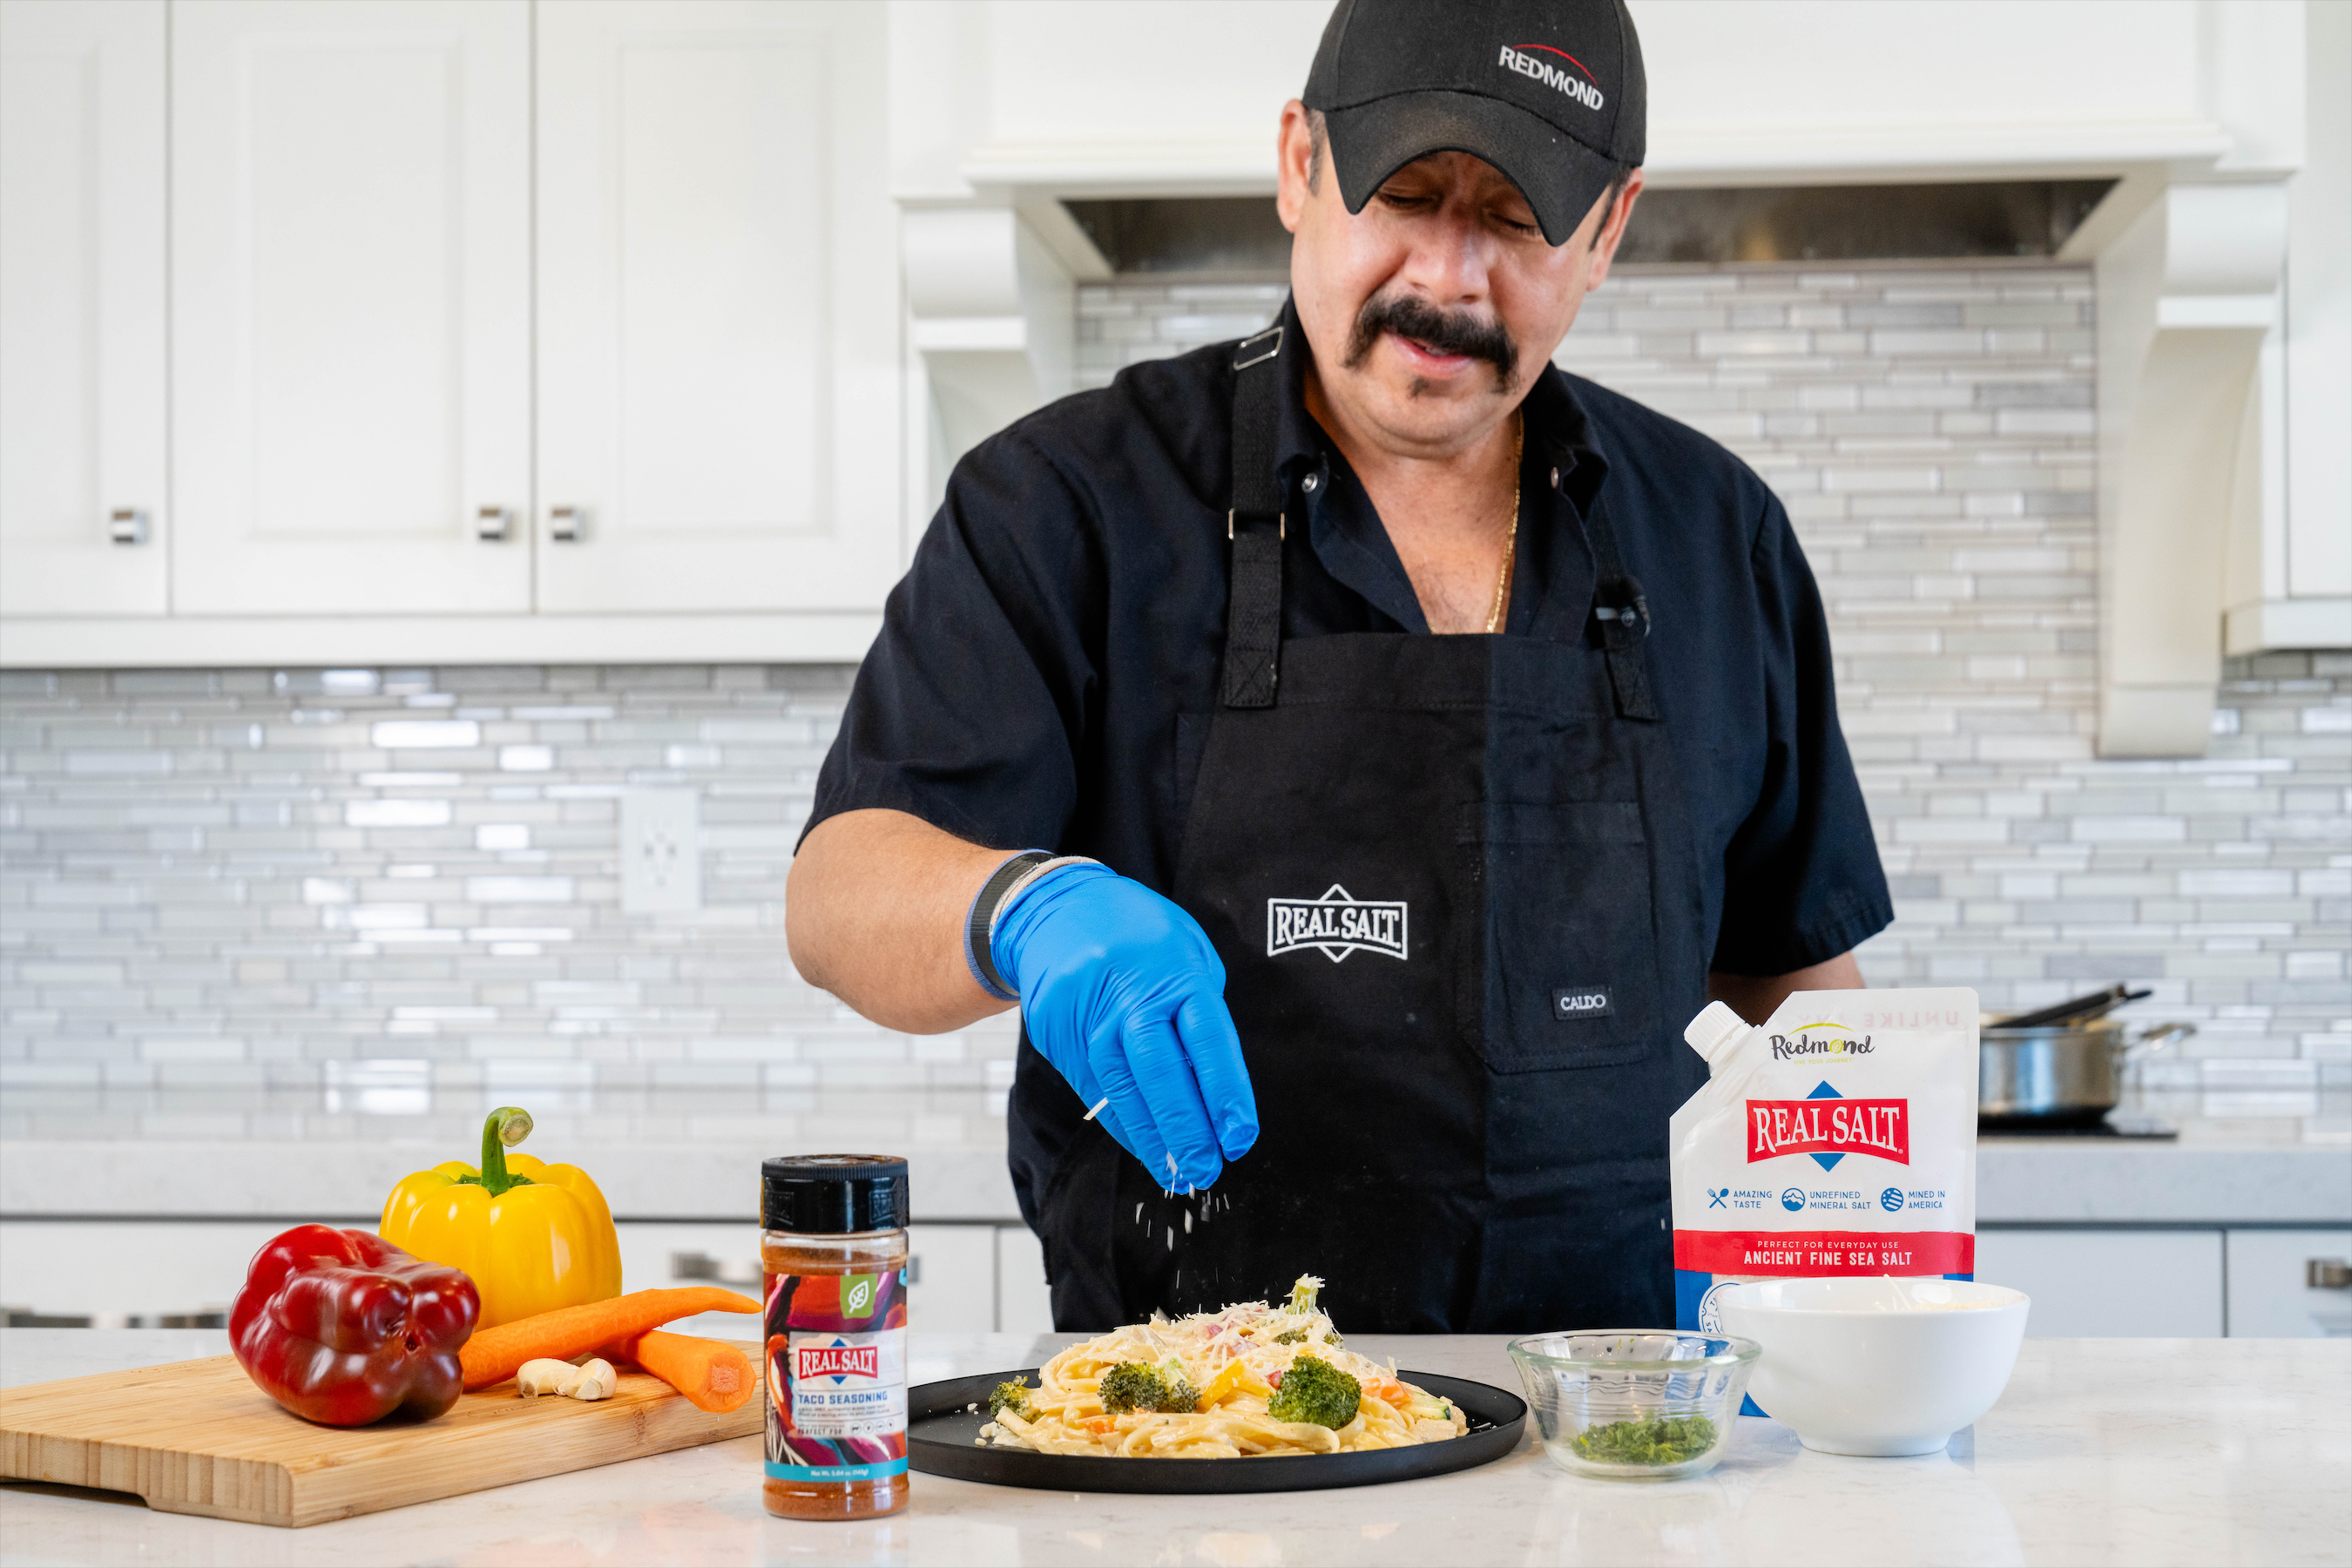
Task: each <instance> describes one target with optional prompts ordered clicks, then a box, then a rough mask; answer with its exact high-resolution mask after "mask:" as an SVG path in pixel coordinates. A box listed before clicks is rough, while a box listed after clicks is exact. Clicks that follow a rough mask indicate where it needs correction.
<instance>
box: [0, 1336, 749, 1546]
mask: <svg viewBox="0 0 2352 1568" xmlns="http://www.w3.org/2000/svg"><path fill="white" fill-rule="evenodd" d="M737 1348H738V1349H740V1350H741V1351H742V1352H744V1354H746V1355H747V1356H749V1357H751V1363H752V1365H754V1366H757V1365H758V1364H759V1363H760V1360H761V1356H760V1348H759V1347H758V1346H757V1345H739V1346H738V1347H737ZM760 1411H761V1401H760V1398H758V1397H756V1396H755V1397H754V1398H752V1399H751V1400H750V1401H748V1402H746V1403H745V1404H744V1405H743V1406H742V1407H741V1408H740V1409H739V1410H736V1411H733V1412H732V1413H730V1414H728V1415H710V1414H709V1413H707V1412H704V1411H700V1410H697V1409H696V1408H695V1407H694V1406H693V1405H689V1404H688V1403H687V1400H686V1397H685V1396H684V1395H683V1394H679V1393H677V1391H676V1390H675V1389H673V1388H671V1387H670V1386H669V1384H666V1383H664V1382H662V1381H661V1380H660V1379H659V1378H656V1377H653V1376H651V1375H649V1374H647V1373H641V1372H634V1371H625V1372H623V1373H621V1375H620V1381H619V1384H618V1386H617V1387H615V1388H614V1391H613V1396H612V1397H611V1398H610V1399H600V1400H596V1401H594V1402H593V1403H583V1401H581V1400H577V1399H562V1398H554V1399H524V1398H522V1397H520V1395H518V1394H516V1393H515V1391H514V1384H510V1383H509V1384H503V1385H501V1386H500V1387H498V1388H494V1389H490V1390H488V1391H487V1392H485V1393H481V1394H464V1395H462V1396H460V1397H459V1399H458V1401H457V1405H456V1407H455V1408H453V1409H451V1410H450V1411H448V1412H447V1413H446V1415H439V1416H436V1418H434V1419H433V1420H431V1421H402V1420H401V1419H400V1418H398V1417H392V1418H389V1419H387V1420H384V1421H382V1422H378V1423H377V1424H376V1425H374V1426H348V1427H337V1426H312V1425H311V1424H310V1422H308V1421H305V1420H303V1419H302V1418H301V1417H299V1416H298V1415H293V1414H291V1413H289V1412H288V1411H286V1410H284V1409H282V1408H280V1407H279V1406H278V1403H277V1402H276V1401H275V1400H273V1399H271V1398H270V1397H269V1396H268V1394H264V1393H262V1392H261V1390H259V1389H258V1388H256V1387H255V1386H254V1385H253V1383H252V1381H251V1380H250V1379H248V1378H247V1376H246V1375H245V1370H244V1369H243V1368H242V1367H240V1366H238V1365H237V1364H236V1357H234V1356H225V1355H224V1356H208V1357H206V1358H205V1359H204V1360H203V1361H183V1362H173V1363H170V1364H168V1365H165V1366H150V1367H142V1368H139V1369H138V1370H136V1371H133V1372H109V1373H100V1374H98V1375H97V1376H95V1377H72V1378H67V1379H64V1380H63V1381H61V1382H58V1383H37V1384H28V1385H26V1386H25V1387H22V1388H9V1389H0V1475H5V1477H6V1478H7V1479H11V1480H30V1481H52V1482H58V1483H62V1484H64V1485H68V1486H78V1487H104V1488H106V1489H109V1490H112V1491H126V1492H137V1493H138V1494H139V1495H140V1496H141V1497H142V1498H144V1499H146V1500H147V1504H148V1506H149V1507H151V1508H155V1509H161V1510H163V1511H164V1512H166V1513H196V1514H205V1515H207V1516H209V1517H211V1518H214V1519H239V1520H247V1521H251V1522H253V1523H256V1524H280V1525H304V1524H317V1523H320V1521H325V1520H330V1519H347V1518H349V1517H350V1516H352V1514H355V1513H373V1512H375V1511H377V1510H380V1509H387V1508H402V1507H404V1506H406V1505H407V1504H409V1503H413V1502H428V1501H430V1500H433V1499H435V1498H445V1497H456V1496H457V1495H458V1494H459V1493H461V1492H471V1491H480V1490H483V1489H486V1488H489V1487H502V1486H506V1485H508V1484H509V1483H510V1482H513V1481H528V1480H534V1479H538V1478H539V1477H541V1476H552V1475H561V1474H562V1473H564V1472H566V1471H569V1470H585V1469H592V1468H594V1467H596V1466H598V1465H609V1464H613V1463H615V1462H616V1461H618V1460H622V1459H635V1458H641V1457H643V1456H645V1455H646V1454H661V1453H667V1452H668V1451H669V1450H670V1449H672V1448H690V1447H694V1446H695V1445H696V1444H698V1443H713V1442H717V1441H719V1439H721V1438H724V1437H741V1436H749V1435H750V1434H751V1433H754V1432H757V1431H759V1430H760ZM746 1474H747V1476H748V1475H749V1474H750V1472H749V1471H748V1470H747V1472H746Z"/></svg>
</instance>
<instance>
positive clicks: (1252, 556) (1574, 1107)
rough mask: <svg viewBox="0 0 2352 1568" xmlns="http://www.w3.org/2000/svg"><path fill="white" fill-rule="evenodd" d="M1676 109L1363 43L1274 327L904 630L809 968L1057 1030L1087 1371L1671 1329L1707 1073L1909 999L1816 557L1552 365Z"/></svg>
mask: <svg viewBox="0 0 2352 1568" xmlns="http://www.w3.org/2000/svg"><path fill="white" fill-rule="evenodd" d="M1642 143H1643V72H1642V62H1641V55H1640V47H1639V44H1638V42H1637V40H1636V39H1635V37H1634V34H1633V23H1632V21H1631V20H1630V18H1628V17H1627V16H1626V15H1625V13H1624V10H1623V7H1622V4H1621V3H1619V0H1481V3H1478V4H1467V3H1457V4H1448V5H1439V4H1433V3H1431V0H1340V4H1339V7H1338V9H1337V10H1336V11H1335V12H1334V14H1333V16H1332V18H1331V21H1330V24H1329V26H1328V28H1327V30H1326V31H1325V34H1324V37H1323V41H1322V45H1321V47H1320V49H1319V51H1318V54H1317V56H1316V58H1315V62H1314V65H1313V68H1312V71H1311V73H1310V74H1309V77H1308V79H1307V91H1306V95H1305V99H1304V101H1303V102H1301V101H1293V102H1292V103H1290V104H1288V105H1286V107H1285V108H1284V110H1283V113H1282V125H1281V136H1280V158H1281V184H1280V194H1279V196H1278V201H1279V205H1280V210H1281V215H1282V219H1283V222H1284V223H1285V225H1286V226H1288V227H1289V228H1290V230H1291V232H1292V234H1293V235H1294V237H1295V239H1294V246H1293V250H1292V258H1291V285H1292V295H1291V300H1290V302H1289V304H1288V305H1287V306H1286V307H1285V309H1284V310H1283V312H1282V314H1281V316H1280V317H1279V318H1278V319H1277V320H1276V322H1275V324H1274V325H1273V326H1272V327H1270V328H1269V329H1267V330H1266V331H1265V332H1262V333H1260V334H1258V335H1257V336H1255V337H1252V338H1249V339H1245V340H1244V341H1243V342H1239V343H1237V344H1225V345H1222V346H1220V347H1218V348H1215V349H1212V350H1204V351H1202V352H1201V353H1193V354H1188V355H1185V356H1183V357H1182V358H1180V359H1176V360H1170V361H1161V362H1159V363H1152V364H1147V365H1139V366H1137V367H1134V368H1132V369H1130V370H1129V371H1127V372H1126V373H1124V374H1121V375H1120V376H1119V378H1118V381H1117V382H1116V383H1115V384H1113V385H1112V386H1111V387H1109V388H1108V389H1107V390H1104V391H1101V392H1096V393H1087V394H1083V395H1078V396H1076V397H1071V398H1067V399H1065V400H1063V401H1062V402H1060V403H1057V404H1055V405H1053V406H1051V407H1049V408H1047V409H1045V410H1044V411H1042V412H1040V413H1038V414H1036V415H1034V416H1030V417H1028V418H1026V419H1024V420H1022V421H1021V422H1019V423H1018V424H1016V425H1014V426H1013V427H1012V428H1010V429H1008V430H1006V431H1004V432H1003V433H1002V434H1000V435H999V436H997V437H994V438H992V440H990V441H988V442H986V443H984V444H983V445H982V447H979V448H978V449H976V450H975V451H973V452H972V453H971V456H970V457H968V458H966V459H965V460H964V461H963V462H962V463H961V464H960V465H959V466H958V468H957V470H956V472H955V474H954V476H953V478H952V479H950V483H949V486H948V492H947V498H946V501H945V504H944V505H943V506H942V507H941V509H940V513H939V516H938V517H937V519H936V520H935V521H933V523H932V525H931V528H930V531H929V533H928V534H927V536H926V537H925V539H924V541H923V543H922V546H921V548H920V549H919V551H918V552H917V555H916V560H915V564H914V567H913V569H912V570H911V571H910V572H909V573H908V575H907V577H906V579H905V581H903V582H902V583H900V584H899V585H898V589H897V590H896V591H895V592H894V593H893V594H892V595H891V598H890V603H889V609H888V614H887V617H886V621H885V626H884V629H883V632H882V635H881V637H880V639H879V640H878V641H877V644H876V645H875V647H874V650H873V652H872V653H871V655H869V657H868V658H867V659H866V664H865V667H864V668H863V669H862V670H861V671H860V673H859V676H858V680H857V686H856V691H855V693H854V694H853V696H852V698H851V700H850V705H849V710H848V712H847V714H846V716H845V721H844V723H843V728H842V733H841V737H840V739H839V741H838V742H836V744H835V747H834V750H833V752H832V755H831V756H830V757H829V758H828V759H827V760H826V763H825V766H824V772H823V774H822V775H821V777H820V779H819V782H818V786H817V796H816V805H815V810H814V814H813V816H812V818H811V820H812V823H813V824H814V826H812V827H811V828H810V830H809V832H808V834H807V836H806V837H805V839H804V841H803V847H802V850H801V853H800V857H799V858H798V860H797V861H796V862H795V864H794V866H793V873H792V883H791V888H790V895H789V896H790V919H789V922H788V933H789V936H790V940H791V944H792V951H793V960H794V962H795V963H797V964H798V965H799V966H800V969H801V971H802V973H804V974H805V975H806V976H807V977H808V978H809V979H810V980H811V981H812V982H814V984H818V985H822V986H824V987H825V988H826V989H828V990H831V991H833V992H834V993H835V994H837V995H839V996H841V997H842V998H843V999H844V1000H845V1001H846V1002H848V1003H849V1004H850V1005H853V1006H855V1007H856V1009H857V1010H858V1011H859V1012H861V1013H863V1014H865V1015H866V1016H867V1017H869V1018H872V1019H874V1020H876V1021H877V1022H879V1023H881V1024H883V1025H885V1026H889V1027H892V1028H898V1029H906V1030H909V1031H913V1032H917V1033H921V1032H928V1031H936V1030H943V1029H950V1028H956V1027H960V1026H963V1025H965V1024H968V1023H970V1022H971V1021H972V1020H974V1019H976V1018H978V1017H981V1016H983V1015H986V1014H988V1013H992V1012H994V1011H998V1010H1000V1009H1001V1008H1003V1007H1004V1006H1007V1005H1012V1004H1013V1001H1014V1000H1015V999H1016V998H1017V1000H1018V1002H1019V1004H1020V1005H1021V1007H1022V1009H1023V1023H1024V1038H1023V1043H1022V1046H1021V1049H1020V1059H1019V1063H1018V1066H1017V1069H1016V1075H1015V1079H1014V1087H1013V1097H1012V1101H1011V1106H1010V1110H1009V1116H1010V1121H1011V1129H1010V1131H1011V1145H1012V1149H1011V1160H1012V1167H1013V1182H1014V1185H1015V1188H1016V1189H1017V1191H1018V1193H1019V1194H1020V1198H1021V1204H1022V1212H1023V1215H1024V1216H1025V1217H1026V1218H1027V1219H1028V1221H1029V1223H1030V1224H1031V1226H1033V1227H1034V1228H1035V1229H1036V1230H1037V1231H1038V1233H1039V1234H1040V1235H1041V1236H1042V1237H1044V1238H1045V1249H1046V1260H1047V1269H1048V1273H1049V1276H1050V1278H1051V1280H1052V1286H1053V1293H1054V1315H1055V1321H1056V1323H1057V1324H1058V1325H1060V1326H1061V1327H1063V1328H1065V1329H1100V1328H1104V1327H1108V1326H1109V1325H1111V1324H1113V1323H1115V1322H1118V1321H1131V1320H1133V1319H1135V1318H1137V1317H1139V1316H1140V1315H1142V1314H1144V1313H1147V1312H1149V1311H1150V1310H1154V1309H1165V1310H1171V1311H1181V1310H1192V1309H1194V1308H1197V1307H1201V1306H1203V1305H1216V1304H1221V1303H1223V1302H1224V1301H1227V1300H1237V1299H1246V1298H1250V1297H1256V1296H1262V1295H1265V1294H1267V1293H1268V1292H1271V1291H1278V1290H1279V1289H1282V1288H1283V1287H1284V1286H1285V1285H1286V1282H1287V1281H1288V1280H1289V1279H1291V1278H1292V1277H1293V1276H1295V1275H1297V1274H1298V1273H1301V1272H1313V1273H1317V1274H1320V1275H1322V1276H1324V1277H1325V1278H1326V1279H1328V1280H1329V1281H1330V1286H1329V1289H1328V1293H1327V1295H1326V1298H1325V1300H1327V1301H1328V1303H1329V1304H1330V1306H1331V1308H1332V1310H1333V1311H1334V1313H1335V1314H1336V1315H1337V1316H1338V1317H1339V1319H1340V1320H1341V1321H1344V1322H1346V1323H1347V1324H1348V1325H1349V1327H1350V1328H1352V1329H1360V1330H1363V1331H1528V1330H1534V1329H1540V1328H1559V1327H1571V1326H1592V1325H1607V1324H1624V1325H1629V1326H1630V1325H1641V1324H1650V1325H1664V1324H1667V1323H1670V1322H1672V1321H1673V1318H1674V1313H1673V1301H1672V1296H1671V1286H1670V1278H1671V1276H1670V1265H1669V1261H1668V1256H1667V1234H1666V1228H1665V1226H1666V1218H1665V1216H1666V1214H1667V1177H1666V1119H1667V1116H1668V1114H1669V1113H1670V1112H1671V1111H1672V1110H1673V1109H1674V1108H1675V1106H1676V1105H1677V1104H1679V1103H1680V1102H1681V1101H1682V1100H1684V1099H1685V1098H1686V1096H1687V1095H1688V1094H1689V1092H1690V1091H1691V1089H1694V1088H1695V1087H1696V1084H1697V1083H1698V1082H1699V1081H1700V1080H1701V1079H1703V1078H1704V1076H1705V1069H1704V1067H1703V1064H1702V1063H1701V1061H1700V1059H1699V1058H1698V1057H1697V1056H1696V1054H1694V1053H1693V1052H1691V1051H1689V1050H1688V1049H1686V1048H1685V1047H1684V1046H1683V1045H1682V1044H1681V1041H1680V1037H1679V1031H1680V1030H1681V1028H1682V1026H1683V1025H1684V1024H1685V1022H1686V1021H1687V1020H1688V1019H1689V1018H1690V1017H1691V1016H1692V1015H1693V1014H1695V1013H1696V1012H1697V1011H1698V1010H1699V1009H1700V1008H1701V1007H1702V1006H1704V1005H1706V1001H1707V999H1708V997H1709V995H1710V994H1715V995H1719V996H1722V997H1723V998H1725V999H1726V1000H1727V1001H1730V1002H1732V1003H1733V1004H1734V1005H1736V1006H1738V1008H1740V1009H1741V1010H1742V1011H1743V1012H1744V1013H1745V1014H1747V1015H1748V1016H1750V1017H1751V1018H1759V1019H1760V1018H1761V1017H1762V1016H1764V1015H1765V1014H1766V1012H1768V1011H1769V1009H1770V1008H1771V1007H1772V1006H1774V1005H1777V1004H1778V1002H1779V1001H1780V998H1781V997H1783V996H1785V995H1787V994H1789V992H1790V991H1791V990H1793V989H1800V988H1822V987H1835V986H1853V985H1859V984H1861V979H1860V976H1859V973H1858V972H1857V971H1856V969H1855V966H1854V963H1853V958H1852V957H1851V956H1850V954H1851V951H1852V949H1853V946H1854V945H1855V943H1857V942H1860V941H1861V940H1862V939H1864V937H1867V936H1869V935H1870V934H1872V933H1873V932H1874V931H1878V930H1880V929H1881V928H1882V927H1884V926H1885V924H1886V922H1887V921H1888V919H1889V918H1890V911H1889V908H1888V904H1887V898H1886V889H1885V879H1884V878H1883V877H1882V876H1881V874H1880V871H1879V866H1878V859H1877V855H1876V852H1875V850H1874V847H1873V845H1872V841H1871V837H1870V832H1869V824H1868V821H1867V819H1866V816H1865V815H1864V808H1863V805H1862V800H1861V795H1860V792H1859V790H1858V788H1857V787H1856V785H1855V783H1854V779H1853V768H1852V764H1851V763H1850V762H1849V760H1848V758H1847V755H1846V752H1845V746H1844V742H1843V739H1842V738H1841V736H1840V734H1839V731H1838V724H1837V714H1836V709H1835V704H1834V700H1833V697H1832V689H1831V678H1830V660H1829V650H1828V646H1827V637H1826V633H1825V631H1824V629H1823V626H1822V610H1821V605H1820V602H1819V598H1818V596H1817V595H1816V593H1815V590H1814V587H1813V584H1812V579H1811V574H1810V573H1809V572H1808V571H1807V569H1806V566H1805V563H1804V559H1803V556H1802V554H1801V552H1800V551H1799V549H1798V546H1797V542H1796V541H1795V539H1794V537H1793V536H1792V535H1791V533H1790V527H1789V522H1788V519H1787V517H1786V516H1785V514H1784V513H1783V512H1782V510H1781V508H1780V504H1779V503H1778V502H1777V501H1776V500H1774V499H1773V497H1772V495H1771V493H1770V492H1769V490H1767V489H1765V487H1764V486H1763V484H1762V483H1761V482H1760V481H1759V480H1758V479H1757V478H1756V477H1755V475H1753V474H1752V473H1750V472H1749V471H1748V469H1747V468H1745V467H1743V466H1742V465H1741V464H1740V463H1739V462H1738V461H1737V460H1736V459H1735V458H1732V457H1731V456H1730V455H1729V454H1728V453H1727V452H1725V451H1724V450H1722V448H1720V447H1717V445H1716V444H1715V443H1713V442H1711V441H1709V440H1707V439H1706V438H1705V437H1701V436H1699V435H1697V434H1696V433H1695V432H1693V431H1691V430H1688V429H1686V428H1685V427H1683V426H1678V425H1675V424H1674V423H1673V422H1672V421H1670V420H1667V419H1665V418H1663V417H1661V416H1658V415H1655V414H1653V413H1651V412H1649V411H1648V410H1646V409H1643V408H1642V407H1640V406H1638V405H1634V404H1633V403H1630V402H1628V401H1626V400H1625V399H1623V398H1620V397H1617V396H1614V395H1611V394H1609V393H1607V392H1604V391H1602V390H1601V389H1600V388H1599V387H1596V386H1594V385H1592V384H1590V383H1586V382H1582V381H1579V380H1576V379H1574V378H1571V377H1569V376H1565V375H1563V374H1561V373H1559V371H1557V370H1555V369H1553V368H1551V366H1550V363H1549V361H1550V356H1551V354H1552V352H1553V351H1554V350H1555V349H1556V348H1557V347H1558V346H1559V342H1560V340H1561V338H1562V337H1563V336H1564V335H1565V334H1566V332H1567V331H1568V329H1569V325H1570V322H1571V321H1573V320H1574V319H1575V316H1576V311H1577V308H1578V306H1579V304H1580V302H1581V301H1582V300H1583V298H1584V296H1585V294H1586V293H1587V291H1589V290H1590V289H1592V288H1593V287H1595V286H1596V285H1598V284H1599V283H1600V282H1601V279H1603V278H1604V277H1605V276H1606V275H1607V273H1608V269H1609V264H1610V260H1611V258H1612V256H1613V255H1614V253H1615V250H1616V247H1617V244H1618V241H1619V239H1620V237H1622V234H1623V233H1624V227H1625V222H1626V218H1627V216H1628V215H1629V214H1630V213H1631V211H1632V210H1633V203H1634V200H1635V198H1636V197H1637V196H1638V195H1639V194H1640V191H1641V188H1642V174H1641V168H1640V165H1641V162H1642ZM1653 628H1654V629H1653ZM1024 847H1027V852H1026V853H1024V854H1012V853H1010V852H1012V851H1020V850H1024ZM1122 1151H1124V1152H1122Z"/></svg>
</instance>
